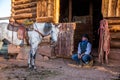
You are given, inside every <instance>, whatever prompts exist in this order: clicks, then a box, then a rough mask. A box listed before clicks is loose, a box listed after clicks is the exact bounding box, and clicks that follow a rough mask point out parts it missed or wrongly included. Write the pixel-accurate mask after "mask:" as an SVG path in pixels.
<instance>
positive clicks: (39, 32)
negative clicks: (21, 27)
mask: <svg viewBox="0 0 120 80" xmlns="http://www.w3.org/2000/svg"><path fill="white" fill-rule="evenodd" d="M35 31H36V32H37V33H38V34H40V35H41V36H42V37H44V35H43V34H42V33H41V32H39V31H38V30H35Z"/></svg>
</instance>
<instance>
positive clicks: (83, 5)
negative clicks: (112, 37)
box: [59, 0, 102, 47]
mask: <svg viewBox="0 0 120 80" xmlns="http://www.w3.org/2000/svg"><path fill="white" fill-rule="evenodd" d="M90 4H92V25H93V26H92V27H93V35H94V44H93V47H98V40H99V35H98V34H97V31H98V28H99V22H100V20H101V19H102V13H101V5H102V0H72V18H73V17H74V16H89V15H90ZM68 17H69V0H60V20H59V21H60V22H69V20H68ZM71 21H72V20H71Z"/></svg>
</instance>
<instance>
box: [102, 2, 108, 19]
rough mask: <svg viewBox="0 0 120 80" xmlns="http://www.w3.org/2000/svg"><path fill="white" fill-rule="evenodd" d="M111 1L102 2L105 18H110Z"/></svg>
mask: <svg viewBox="0 0 120 80" xmlns="http://www.w3.org/2000/svg"><path fill="white" fill-rule="evenodd" d="M108 5H109V0H102V13H103V17H108Z"/></svg>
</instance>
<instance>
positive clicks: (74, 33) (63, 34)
mask: <svg viewBox="0 0 120 80" xmlns="http://www.w3.org/2000/svg"><path fill="white" fill-rule="evenodd" d="M61 24H62V26H61V27H60V33H59V36H58V43H57V46H56V47H55V55H56V56H57V57H64V58H70V57H71V55H72V54H73V53H75V52H77V47H78V43H79V42H80V40H81V36H82V35H83V34H84V33H87V34H88V35H89V36H90V41H91V42H92V28H91V27H90V26H91V25H90V24H84V23H61Z"/></svg>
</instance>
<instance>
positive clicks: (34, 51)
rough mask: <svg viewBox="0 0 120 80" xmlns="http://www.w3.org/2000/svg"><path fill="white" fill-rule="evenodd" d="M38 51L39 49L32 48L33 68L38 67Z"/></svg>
mask: <svg viewBox="0 0 120 80" xmlns="http://www.w3.org/2000/svg"><path fill="white" fill-rule="evenodd" d="M36 51H37V48H32V61H31V64H32V68H33V69H36V66H35V58H36Z"/></svg>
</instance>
